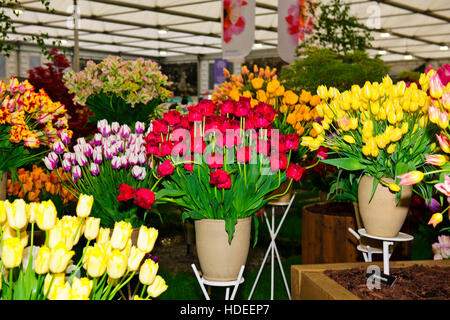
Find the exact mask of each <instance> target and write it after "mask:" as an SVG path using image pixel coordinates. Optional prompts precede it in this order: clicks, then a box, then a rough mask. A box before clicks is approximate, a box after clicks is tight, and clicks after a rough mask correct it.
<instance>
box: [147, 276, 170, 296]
mask: <svg viewBox="0 0 450 320" xmlns="http://www.w3.org/2000/svg"><path fill="white" fill-rule="evenodd" d="M167 288H168V287H167V284H166V282H165V281H164V279H163V278H162V277H161V276H156V278H155V281H153V283H152V284H151V285H150V286H148V288H147V293H148V295H149V296H150V297H152V298H157V297H159V296H160V295H161V294H162V293H163V292H164V291H166V290H167Z"/></svg>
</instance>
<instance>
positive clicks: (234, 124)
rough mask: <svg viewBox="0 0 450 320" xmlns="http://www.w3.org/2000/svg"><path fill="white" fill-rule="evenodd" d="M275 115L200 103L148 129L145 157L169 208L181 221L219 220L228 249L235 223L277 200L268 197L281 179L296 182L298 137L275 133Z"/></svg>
mask: <svg viewBox="0 0 450 320" xmlns="http://www.w3.org/2000/svg"><path fill="white" fill-rule="evenodd" d="M275 115H276V111H275V110H274V108H273V107H272V106H271V105H269V104H266V103H262V102H260V103H258V104H257V105H256V106H254V107H253V108H252V107H251V104H250V99H248V98H244V97H241V98H240V100H239V101H232V100H226V101H224V102H223V103H221V104H220V105H216V104H214V103H213V102H212V101H210V100H202V101H201V102H200V103H199V104H198V105H196V106H189V107H188V113H187V115H184V116H182V115H180V113H179V112H177V111H169V112H167V113H165V114H164V117H163V118H162V119H158V120H155V121H153V122H152V127H151V130H150V132H149V133H148V134H147V135H146V137H145V141H146V151H147V157H148V158H149V159H150V161H151V163H152V166H153V168H154V169H155V171H156V176H157V177H158V179H162V178H164V177H167V178H166V179H164V181H163V182H162V185H163V186H164V190H163V191H164V192H165V193H166V194H168V195H171V196H172V197H173V198H171V199H170V201H171V202H174V203H176V204H178V205H180V206H182V207H184V208H185V212H184V213H183V216H182V217H183V221H184V219H186V218H192V219H224V220H225V229H226V231H227V233H228V236H229V238H228V239H229V241H230V242H231V240H232V238H233V234H234V228H235V224H236V223H237V220H238V219H240V218H245V217H249V216H251V215H252V214H253V213H255V212H256V211H258V210H259V209H261V208H262V207H263V206H264V205H265V204H266V203H267V202H268V201H269V200H272V199H275V198H277V197H279V196H282V194H277V195H273V196H268V195H269V194H271V193H272V192H273V191H274V190H276V189H277V188H278V187H279V186H280V185H281V183H283V182H284V181H285V180H286V179H290V184H292V181H293V180H296V181H298V180H299V179H300V178H301V176H302V174H303V172H304V171H305V168H303V167H300V166H299V165H297V164H294V163H291V161H290V158H291V153H292V151H293V150H294V151H295V150H297V147H298V145H299V136H298V135H297V134H287V135H282V134H280V133H279V132H278V130H277V129H276V128H274V127H273V126H272V122H273V120H274V118H275ZM254 217H255V216H254ZM254 221H255V223H256V227H257V224H258V220H257V219H256V218H254ZM255 231H257V228H255ZM255 240H256V237H255Z"/></svg>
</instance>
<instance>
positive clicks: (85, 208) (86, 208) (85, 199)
mask: <svg viewBox="0 0 450 320" xmlns="http://www.w3.org/2000/svg"><path fill="white" fill-rule="evenodd" d="M93 203H94V197H93V196H88V195H86V194H81V195H80V197H79V199H78V203H77V216H79V217H81V218H86V217H87V216H89V214H90V213H91V210H92V205H93Z"/></svg>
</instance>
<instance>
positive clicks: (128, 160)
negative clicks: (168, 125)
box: [43, 120, 162, 227]
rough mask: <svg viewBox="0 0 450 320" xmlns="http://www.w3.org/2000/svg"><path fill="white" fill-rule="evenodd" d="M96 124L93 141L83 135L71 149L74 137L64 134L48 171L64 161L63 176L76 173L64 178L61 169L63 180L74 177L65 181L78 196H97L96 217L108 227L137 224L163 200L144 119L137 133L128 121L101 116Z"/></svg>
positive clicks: (51, 155)
mask: <svg viewBox="0 0 450 320" xmlns="http://www.w3.org/2000/svg"><path fill="white" fill-rule="evenodd" d="M97 128H98V133H96V134H95V135H94V137H93V139H92V140H91V141H86V139H85V138H78V139H77V143H76V144H75V145H74V146H73V150H72V152H70V151H69V149H68V144H69V143H70V138H69V137H68V136H67V135H62V136H61V137H60V138H61V141H58V142H56V143H54V144H53V145H52V151H51V152H50V153H49V154H48V155H47V156H46V157H45V158H44V159H43V161H44V163H45V165H46V167H47V168H48V169H49V170H55V169H57V168H58V167H59V166H60V167H62V169H63V172H64V173H63V174H64V175H67V176H69V175H68V173H69V172H70V173H71V178H70V179H63V177H61V176H60V174H59V171H58V170H56V172H57V174H58V175H59V176H60V178H61V180H65V181H69V182H70V183H69V184H68V183H64V185H65V188H67V190H69V191H70V192H71V193H72V194H73V195H75V196H76V197H77V198H78V195H79V194H91V195H93V196H94V199H95V202H94V207H93V216H96V217H99V218H101V220H102V224H103V225H104V226H107V227H113V226H114V223H115V222H117V221H122V220H123V221H126V222H130V223H131V224H132V225H133V227H138V226H140V225H142V224H143V223H144V222H145V218H146V215H147V214H148V212H149V210H150V209H152V206H153V205H155V204H156V203H158V202H161V201H162V200H161V199H160V198H161V194H160V193H158V192H157V190H156V187H157V182H155V181H156V179H155V178H154V176H152V174H151V170H150V168H149V167H148V164H149V163H148V160H147V154H146V152H145V151H146V149H145V145H144V130H145V127H144V124H143V123H141V122H137V123H136V125H135V130H134V132H132V130H131V128H130V127H129V126H128V125H126V124H124V125H122V126H121V125H119V123H117V122H113V123H112V124H109V123H108V122H107V121H106V120H100V121H99V122H98V123H97ZM158 182H159V181H158Z"/></svg>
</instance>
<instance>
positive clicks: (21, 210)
mask: <svg viewBox="0 0 450 320" xmlns="http://www.w3.org/2000/svg"><path fill="white" fill-rule="evenodd" d="M4 205H5V210H6V216H7V217H8V224H9V226H10V227H11V228H13V229H16V230H20V229H22V228H23V227H25V226H26V224H27V223H28V218H27V207H26V203H25V201H24V200H23V199H16V200H14V202H13V203H12V204H11V203H10V202H9V201H8V200H6V201H5V202H4Z"/></svg>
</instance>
